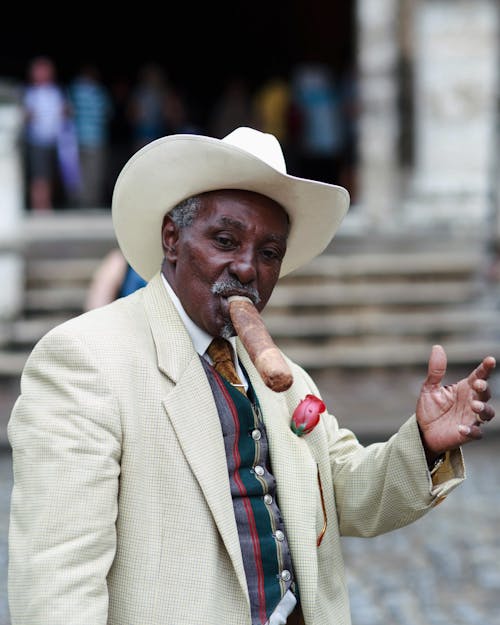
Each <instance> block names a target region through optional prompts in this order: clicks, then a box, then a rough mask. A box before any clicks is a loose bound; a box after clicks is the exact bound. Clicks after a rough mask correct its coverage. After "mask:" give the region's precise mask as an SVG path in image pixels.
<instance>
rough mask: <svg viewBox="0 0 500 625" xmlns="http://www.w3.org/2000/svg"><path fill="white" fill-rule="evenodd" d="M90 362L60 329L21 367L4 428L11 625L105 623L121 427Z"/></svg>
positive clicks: (102, 376)
mask: <svg viewBox="0 0 500 625" xmlns="http://www.w3.org/2000/svg"><path fill="white" fill-rule="evenodd" d="M94 351H95V350H94ZM95 362H96V358H95V353H93V350H92V349H91V348H90V347H89V346H88V345H86V344H85V343H84V341H77V340H76V339H75V338H74V337H72V335H71V333H70V332H69V331H67V332H65V331H64V330H63V329H61V328H58V329H56V330H53V331H52V332H50V333H49V334H48V335H47V336H46V337H44V338H43V339H42V340H41V341H40V342H39V343H38V345H37V346H36V347H35V349H34V350H33V352H32V354H31V356H30V357H29V359H28V361H27V363H26V365H25V368H24V372H23V375H22V378H21V394H20V396H19V398H18V399H17V401H16V404H15V406H14V408H13V411H12V414H11V417H10V420H9V424H8V436H9V441H10V444H11V446H12V458H13V475H14V487H13V492H12V498H11V516H10V528H9V573H8V577H9V581H8V587H9V607H10V612H11V619H12V625H33V623H36V624H37V625H49V624H50V625H80V624H81V625H88V624H89V623H92V625H105V624H106V622H107V619H108V594H107V584H106V576H107V573H108V571H109V568H110V566H111V564H112V561H113V558H114V554H115V546H116V533H115V522H116V516H117V496H118V479H119V473H120V464H119V463H120V436H121V430H120V421H119V415H118V405H117V403H116V401H114V398H113V394H112V392H111V390H110V388H109V387H108V385H107V379H108V378H107V376H106V373H105V371H102V370H100V369H99V367H98V366H97V365H96V364H95Z"/></svg>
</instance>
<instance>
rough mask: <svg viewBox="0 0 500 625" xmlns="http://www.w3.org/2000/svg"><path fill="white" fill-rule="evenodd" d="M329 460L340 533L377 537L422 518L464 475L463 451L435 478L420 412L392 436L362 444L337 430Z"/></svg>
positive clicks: (450, 457) (449, 457)
mask: <svg viewBox="0 0 500 625" xmlns="http://www.w3.org/2000/svg"><path fill="white" fill-rule="evenodd" d="M333 429H334V430H335V431H336V435H335V436H334V437H333V438H331V439H330V445H329V458H330V467H331V471H332V481H333V484H334V491H335V500H336V504H337V512H338V517H339V527H340V532H341V534H342V535H344V536H376V535H378V534H382V533H385V532H388V531H391V530H394V529H397V528H400V527H403V526H405V525H408V524H409V523H412V522H413V521H415V520H417V519H418V518H420V517H422V516H423V515H424V514H426V513H427V512H428V511H429V510H431V509H432V508H434V507H435V506H436V505H437V504H439V503H440V502H442V501H443V500H444V499H445V498H446V497H447V496H448V494H449V493H450V492H451V491H452V490H453V489H454V488H456V487H457V486H458V485H459V484H460V483H461V482H463V480H464V479H465V468H464V463H463V457H462V451H461V449H457V450H455V451H453V452H449V453H448V454H447V455H446V461H445V463H444V465H443V466H442V468H441V469H440V470H439V471H438V473H436V474H435V476H434V477H431V475H430V473H429V470H428V468H427V463H426V459H425V452H424V449H423V446H422V442H421V438H420V434H419V431H418V425H417V421H416V417H415V415H413V416H412V417H410V418H409V419H407V421H405V422H404V423H403V424H402V426H401V427H400V428H399V430H398V432H396V433H395V434H394V435H392V436H391V437H390V438H389V440H387V441H385V442H381V443H373V444H371V445H368V446H366V447H365V446H362V445H360V443H359V442H358V441H357V439H356V438H355V436H354V435H353V434H352V432H350V431H349V430H344V429H341V428H338V429H337V428H335V427H334V428H333Z"/></svg>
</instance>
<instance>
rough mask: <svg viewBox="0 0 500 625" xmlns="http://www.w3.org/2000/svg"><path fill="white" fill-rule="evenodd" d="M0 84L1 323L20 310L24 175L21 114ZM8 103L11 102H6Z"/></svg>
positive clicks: (22, 264)
mask: <svg viewBox="0 0 500 625" xmlns="http://www.w3.org/2000/svg"><path fill="white" fill-rule="evenodd" d="M1 87H2V86H1V85H0V96H3V97H0V207H1V219H0V284H1V285H2V286H1V288H0V322H1V321H5V320H9V319H12V318H14V317H15V316H16V315H17V314H18V313H19V312H20V310H21V309H22V304H23V292H24V288H23V284H24V263H23V258H22V250H21V229H22V217H23V206H24V202H23V197H24V194H23V174H22V162H21V155H20V141H19V138H20V131H21V127H22V113H21V108H20V106H19V105H18V104H17V103H16V102H15V101H14V99H10V98H6V97H5V95H4V94H5V87H4V88H3V89H2V88H1ZM9 100H10V101H9Z"/></svg>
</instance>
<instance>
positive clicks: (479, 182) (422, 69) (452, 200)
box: [406, 0, 499, 234]
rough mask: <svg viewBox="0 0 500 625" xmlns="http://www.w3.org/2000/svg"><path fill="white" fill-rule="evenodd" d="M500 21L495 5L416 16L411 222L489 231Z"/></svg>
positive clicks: (437, 8)
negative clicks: (499, 23)
mask: <svg viewBox="0 0 500 625" xmlns="http://www.w3.org/2000/svg"><path fill="white" fill-rule="evenodd" d="M498 21H499V9H498V5H497V3H496V2H495V0H423V1H421V2H420V3H419V7H418V10H417V11H416V12H415V21H414V28H415V37H414V40H415V87H416V88H415V93H416V101H415V142H416V144H415V171H414V180H413V185H412V192H411V195H410V197H409V201H408V202H407V205H406V217H407V219H408V221H410V222H411V223H413V224H418V225H422V226H430V227H432V228H435V227H436V226H445V227H446V228H447V229H453V230H464V229H467V231H469V232H471V233H474V232H476V233H478V234H481V232H488V230H490V229H491V225H492V220H494V214H493V212H494V211H493V201H492V197H493V188H494V178H493V165H494V155H495V148H496V146H495V137H496V127H495V120H496V114H497V113H496V110H495V109H496V89H497V79H498V73H499V68H498V59H499V56H498V43H497V41H498V36H499V28H498Z"/></svg>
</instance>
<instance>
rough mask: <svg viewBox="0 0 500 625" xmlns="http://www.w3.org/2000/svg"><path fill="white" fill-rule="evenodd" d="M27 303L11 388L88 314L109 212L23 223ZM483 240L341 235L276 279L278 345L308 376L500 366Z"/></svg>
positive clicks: (15, 339)
mask: <svg viewBox="0 0 500 625" xmlns="http://www.w3.org/2000/svg"><path fill="white" fill-rule="evenodd" d="M24 241H25V246H24V254H25V261H26V265H25V276H26V283H25V302H24V309H23V311H22V314H21V315H20V316H19V318H18V319H15V320H13V321H11V322H9V323H4V324H3V326H2V327H0V385H2V387H3V388H6V387H8V386H9V385H10V387H11V388H12V387H14V390H15V393H17V384H18V378H19V374H20V372H21V369H22V366H23V364H24V362H25V360H26V357H27V355H28V353H29V351H30V350H31V348H32V347H33V345H34V344H35V342H36V341H37V340H38V339H39V338H40V337H41V336H42V335H43V334H44V333H45V332H46V331H47V330H49V329H50V328H51V327H53V326H55V325H56V324H58V323H60V322H61V321H64V320H65V319H68V318H70V317H72V316H74V315H77V314H79V313H81V312H82V306H83V301H84V297H85V294H86V290H87V287H88V284H89V280H90V278H91V276H92V273H93V272H94V270H95V269H96V267H97V265H98V264H99V262H100V260H101V259H102V257H103V256H104V255H105V254H106V252H107V251H108V250H109V249H111V248H112V247H113V246H114V245H115V238H114V233H113V230H112V225H111V218H110V213H109V211H103V212H95V213H88V214H86V213H81V212H77V213H71V212H69V211H68V212H61V213H58V214H56V215H53V216H40V217H38V216H27V218H26V223H25V232H24ZM490 263H491V259H490V257H489V254H488V251H487V249H486V247H485V245H483V244H482V243H481V242H480V241H475V242H474V241H472V242H471V241H470V240H457V239H451V240H450V241H447V242H446V243H443V241H442V240H439V239H438V238H437V237H436V239H435V240H431V239H429V237H426V238H424V237H416V236H415V237H412V236H411V235H407V236H406V237H401V236H400V235H399V236H393V237H391V236H384V237H382V236H375V235H370V236H368V235H366V234H365V235H364V236H363V237H359V236H346V235H343V234H342V233H341V232H340V233H339V234H338V235H337V237H336V238H335V239H334V241H333V244H332V246H331V249H327V250H326V251H325V253H324V254H322V255H321V256H319V257H318V258H316V259H315V260H314V261H312V262H311V263H309V264H308V265H307V266H305V267H303V268H302V269H300V270H297V271H295V272H293V273H292V274H290V275H289V276H286V277H285V278H283V279H282V280H280V282H279V283H278V285H277V287H276V289H275V292H274V294H273V296H272V298H271V301H270V302H269V304H268V307H267V308H266V310H265V311H264V314H263V316H264V319H265V321H266V324H267V326H268V328H269V330H270V332H271V334H272V335H273V336H274V338H275V341H276V343H277V344H278V345H279V346H280V347H282V348H283V349H284V350H285V351H286V352H287V354H289V355H290V356H291V357H292V358H293V359H294V360H296V361H297V362H299V363H301V364H303V365H304V366H305V367H306V368H308V369H312V370H313V369H326V368H330V367H334V368H335V367H340V368H359V367H378V368H380V367H387V368H398V367H411V366H422V365H423V364H425V363H426V361H427V358H428V354H429V350H430V346H431V345H432V344H433V343H438V342H439V343H441V344H443V345H444V346H445V348H446V350H447V353H448V358H449V362H450V364H456V365H464V366H468V365H470V364H475V363H477V361H478V360H479V359H480V358H481V357H482V356H484V355H486V354H489V353H492V354H494V355H496V356H497V357H499V358H500V316H499V304H500V297H499V290H500V285H499V283H498V282H495V281H491V280H490V279H489V278H488V271H489V266H490Z"/></svg>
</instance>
